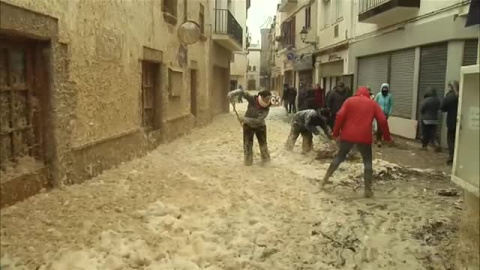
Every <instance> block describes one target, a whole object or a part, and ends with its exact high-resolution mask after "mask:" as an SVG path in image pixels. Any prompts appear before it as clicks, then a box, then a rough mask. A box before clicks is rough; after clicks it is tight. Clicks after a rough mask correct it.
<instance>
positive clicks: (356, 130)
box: [321, 87, 391, 198]
mask: <svg viewBox="0 0 480 270" xmlns="http://www.w3.org/2000/svg"><path fill="white" fill-rule="evenodd" d="M373 119H375V120H376V121H377V123H378V127H379V128H380V129H381V130H382V131H383V138H384V140H385V141H391V138H390V131H389V129H388V122H387V118H386V117H385V114H384V113H383V112H382V109H381V108H380V106H379V105H378V104H377V103H376V102H375V101H374V100H372V99H370V93H369V92H368V89H367V88H366V87H360V88H358V90H357V92H356V94H355V96H353V97H351V98H349V99H347V100H346V101H345V103H344V104H343V105H342V107H341V109H340V111H339V112H338V113H337V117H336V120H335V127H334V129H333V137H334V138H338V137H339V136H340V143H339V150H338V153H337V155H336V156H335V158H334V159H333V161H332V163H331V164H330V167H329V168H328V170H327V174H326V175H325V177H324V178H323V181H322V183H321V186H322V187H324V186H325V184H326V183H327V182H328V179H329V178H330V177H331V176H332V175H333V173H334V172H335V170H336V169H337V168H338V166H340V164H341V163H342V162H343V161H344V160H345V158H346V156H347V155H348V153H349V152H350V150H351V149H352V147H353V146H354V145H356V146H357V149H358V150H359V152H360V154H361V155H362V159H363V166H364V181H365V197H367V198H370V197H372V196H373V192H372V177H373V167H372V141H373V138H372V122H373Z"/></svg>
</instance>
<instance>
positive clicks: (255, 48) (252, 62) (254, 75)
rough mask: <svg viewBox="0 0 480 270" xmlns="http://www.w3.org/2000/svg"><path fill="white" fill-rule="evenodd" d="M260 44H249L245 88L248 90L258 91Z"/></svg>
mask: <svg viewBox="0 0 480 270" xmlns="http://www.w3.org/2000/svg"><path fill="white" fill-rule="evenodd" d="M260 55H261V47H260V44H251V46H250V47H249V48H248V54H247V56H248V57H247V62H248V65H247V88H246V89H248V90H259V89H260V63H261V57H260Z"/></svg>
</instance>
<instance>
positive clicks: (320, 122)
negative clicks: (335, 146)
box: [285, 109, 331, 154]
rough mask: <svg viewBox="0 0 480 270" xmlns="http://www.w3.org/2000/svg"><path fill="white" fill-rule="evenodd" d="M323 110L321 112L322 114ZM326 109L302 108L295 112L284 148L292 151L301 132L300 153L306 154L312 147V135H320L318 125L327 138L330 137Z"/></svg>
mask: <svg viewBox="0 0 480 270" xmlns="http://www.w3.org/2000/svg"><path fill="white" fill-rule="evenodd" d="M322 112H323V114H322ZM327 114H328V111H322V110H320V109H318V110H312V109H310V110H304V111H300V112H297V113H296V114H295V115H294V116H293V119H292V128H291V131H290V135H289V136H288V139H287V143H286V144H285V148H286V149H287V151H292V150H293V147H294V145H295V141H296V140H297V138H298V136H299V135H300V134H302V138H303V142H302V154H306V153H308V152H310V151H311V150H312V149H313V135H320V130H319V129H318V127H320V128H322V130H323V132H324V133H325V134H326V135H327V137H328V138H331V136H330V131H329V129H328V126H327V117H328V116H326V115H327Z"/></svg>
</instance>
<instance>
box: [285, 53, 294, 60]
mask: <svg viewBox="0 0 480 270" xmlns="http://www.w3.org/2000/svg"><path fill="white" fill-rule="evenodd" d="M287 59H288V60H290V61H291V60H295V54H294V53H293V52H289V53H287Z"/></svg>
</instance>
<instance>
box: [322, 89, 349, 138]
mask: <svg viewBox="0 0 480 270" xmlns="http://www.w3.org/2000/svg"><path fill="white" fill-rule="evenodd" d="M347 98H348V93H347V90H346V88H345V84H344V83H343V82H338V83H337V85H336V86H335V88H334V89H333V90H332V91H331V92H330V93H329V95H328V98H327V108H328V109H329V110H330V121H329V124H330V127H331V128H332V129H333V127H334V126H335V119H336V117H337V113H338V111H340V108H341V107H342V105H343V103H344V102H345V100H347Z"/></svg>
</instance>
